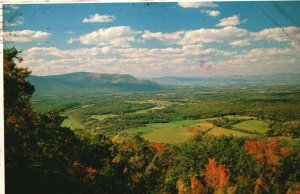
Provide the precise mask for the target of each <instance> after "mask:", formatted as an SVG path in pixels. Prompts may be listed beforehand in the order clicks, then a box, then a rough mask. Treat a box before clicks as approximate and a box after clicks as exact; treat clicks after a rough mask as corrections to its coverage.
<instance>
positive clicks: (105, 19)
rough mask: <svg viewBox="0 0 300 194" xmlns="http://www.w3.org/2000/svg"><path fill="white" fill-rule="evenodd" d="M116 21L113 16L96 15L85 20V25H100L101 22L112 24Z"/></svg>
mask: <svg viewBox="0 0 300 194" xmlns="http://www.w3.org/2000/svg"><path fill="white" fill-rule="evenodd" d="M115 19H116V17H115V16H113V15H101V14H99V13H96V14H95V15H90V16H89V17H88V18H84V19H83V21H82V22H83V23H100V22H112V21H114V20H115Z"/></svg>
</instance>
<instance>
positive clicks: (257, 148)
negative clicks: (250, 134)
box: [244, 138, 292, 173]
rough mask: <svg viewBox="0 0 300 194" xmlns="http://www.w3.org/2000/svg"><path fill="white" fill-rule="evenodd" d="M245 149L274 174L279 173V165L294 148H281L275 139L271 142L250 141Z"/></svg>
mask: <svg viewBox="0 0 300 194" xmlns="http://www.w3.org/2000/svg"><path fill="white" fill-rule="evenodd" d="M244 148H245V150H246V151H247V152H248V154H251V155H253V156H254V157H255V158H256V160H257V161H258V162H259V163H260V164H262V165H264V166H266V167H269V168H270V169H271V170H272V172H274V173H276V172H278V168H277V166H278V164H279V163H281V162H282V161H284V159H285V158H286V157H287V156H288V155H289V154H290V153H291V152H292V148H290V147H283V146H281V145H280V144H279V142H278V140H277V139H275V138H272V139H271V140H270V141H264V140H262V139H257V140H248V141H247V142H246V143H245V145H244Z"/></svg>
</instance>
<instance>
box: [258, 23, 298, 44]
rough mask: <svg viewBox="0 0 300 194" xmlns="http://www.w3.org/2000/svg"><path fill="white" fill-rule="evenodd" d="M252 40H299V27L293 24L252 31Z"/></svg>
mask: <svg viewBox="0 0 300 194" xmlns="http://www.w3.org/2000/svg"><path fill="white" fill-rule="evenodd" d="M252 38H253V40H274V41H277V42H283V41H289V40H291V41H292V40H293V39H295V40H300V28H299V27H295V26H290V27H283V28H266V29H263V30H261V31H259V32H257V33H252Z"/></svg>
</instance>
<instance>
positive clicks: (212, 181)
mask: <svg viewBox="0 0 300 194" xmlns="http://www.w3.org/2000/svg"><path fill="white" fill-rule="evenodd" d="M229 174H230V171H229V169H227V168H226V167H225V166H223V165H217V163H216V161H215V159H209V161H208V164H207V165H206V166H205V170H204V176H205V182H206V184H207V186H208V187H209V188H212V189H213V190H214V191H215V192H220V193H222V192H223V191H224V190H225V188H226V187H227V186H228V184H229Z"/></svg>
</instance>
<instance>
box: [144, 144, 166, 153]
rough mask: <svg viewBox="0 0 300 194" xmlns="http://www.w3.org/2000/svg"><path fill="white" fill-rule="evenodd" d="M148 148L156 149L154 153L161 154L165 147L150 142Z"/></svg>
mask: <svg viewBox="0 0 300 194" xmlns="http://www.w3.org/2000/svg"><path fill="white" fill-rule="evenodd" d="M148 146H149V147H150V148H154V149H156V151H157V152H158V153H161V152H163V151H165V150H166V147H165V146H163V145H162V144H160V143H157V142H150V143H149V144H148Z"/></svg>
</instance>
